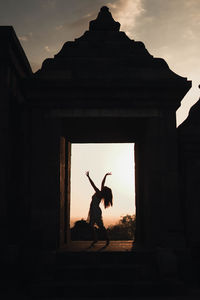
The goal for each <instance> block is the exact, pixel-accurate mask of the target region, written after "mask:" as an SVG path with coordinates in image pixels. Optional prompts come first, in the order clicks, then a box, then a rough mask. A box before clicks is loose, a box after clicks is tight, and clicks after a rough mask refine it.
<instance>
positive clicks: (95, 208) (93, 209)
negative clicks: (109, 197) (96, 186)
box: [87, 191, 103, 227]
mask: <svg viewBox="0 0 200 300" xmlns="http://www.w3.org/2000/svg"><path fill="white" fill-rule="evenodd" d="M101 199H102V197H101V192H100V191H99V192H96V193H95V194H94V195H93V196H92V201H91V203H90V209H89V213H88V218H87V221H88V223H89V224H90V225H91V226H94V224H96V225H97V226H98V227H103V220H102V211H101V208H100V207H99V204H100V202H101Z"/></svg>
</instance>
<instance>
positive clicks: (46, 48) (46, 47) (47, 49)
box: [44, 46, 52, 52]
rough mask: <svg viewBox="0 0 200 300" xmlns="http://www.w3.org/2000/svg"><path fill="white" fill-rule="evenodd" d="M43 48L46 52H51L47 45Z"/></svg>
mask: <svg viewBox="0 0 200 300" xmlns="http://www.w3.org/2000/svg"><path fill="white" fill-rule="evenodd" d="M44 49H45V50H46V51H47V52H52V51H51V50H50V48H49V46H45V47H44Z"/></svg>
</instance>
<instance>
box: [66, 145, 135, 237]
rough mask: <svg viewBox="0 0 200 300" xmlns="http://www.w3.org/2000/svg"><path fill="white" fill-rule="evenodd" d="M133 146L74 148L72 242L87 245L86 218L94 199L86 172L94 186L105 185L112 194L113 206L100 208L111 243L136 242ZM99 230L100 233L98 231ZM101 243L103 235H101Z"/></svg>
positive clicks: (72, 157)
mask: <svg viewBox="0 0 200 300" xmlns="http://www.w3.org/2000/svg"><path fill="white" fill-rule="evenodd" d="M134 146H135V144H134V143H95V144H94V143H90V144H85V143H82V144H78V143H74V144H71V174H70V175H71V176H70V177H71V184H70V186H71V187H70V233H71V240H72V241H75V240H76V241H80V240H84V241H87V240H89V239H90V233H89V231H87V229H86V228H87V218H88V212H89V207H90V202H91V198H92V195H93V194H94V193H95V191H94V189H93V188H92V186H91V185H90V183H89V181H88V178H87V176H86V175H85V173H86V171H89V172H90V177H91V179H92V180H93V181H94V183H95V185H96V186H97V187H98V188H99V189H101V182H102V179H103V177H104V175H105V174H106V173H108V172H111V173H112V175H111V176H107V178H106V182H105V185H106V186H108V187H110V188H111V189H112V192H113V206H112V207H109V208H108V209H104V207H103V203H101V204H100V208H101V210H102V218H103V223H104V226H105V228H107V231H108V233H109V238H110V240H111V241H122V240H123V241H128V240H131V241H133V239H134V234H135V227H136V218H135V215H136V205H135V158H134ZM97 230H98V229H97ZM98 236H99V239H100V240H101V239H103V237H101V233H100V232H98Z"/></svg>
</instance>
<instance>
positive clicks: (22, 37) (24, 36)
mask: <svg viewBox="0 0 200 300" xmlns="http://www.w3.org/2000/svg"><path fill="white" fill-rule="evenodd" d="M19 40H20V41H22V42H27V41H28V38H27V36H26V35H22V36H19Z"/></svg>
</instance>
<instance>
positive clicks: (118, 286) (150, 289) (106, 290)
mask: <svg viewBox="0 0 200 300" xmlns="http://www.w3.org/2000/svg"><path fill="white" fill-rule="evenodd" d="M29 292H30V293H31V295H32V296H35V295H40V296H45V297H48V299H49V298H51V297H69V296H73V297H80V296H81V297H91V298H98V297H122V296H124V297H127V296H134V297H135V296H143V297H144V296H161V295H163V294H165V295H173V296H175V295H182V294H183V293H184V286H183V285H182V283H180V282H173V283H172V282H157V281H144V280H143V281H132V282H129V283H127V282H115V281H112V280H110V281H106V282H105V281H93V282H91V281H90V282H89V281H87V280H82V281H67V280H66V281H63V282H61V281H60V282H49V283H48V282H46V284H44V283H43V284H42V285H41V284H40V285H37V284H35V285H32V286H31V289H30V290H29Z"/></svg>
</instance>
